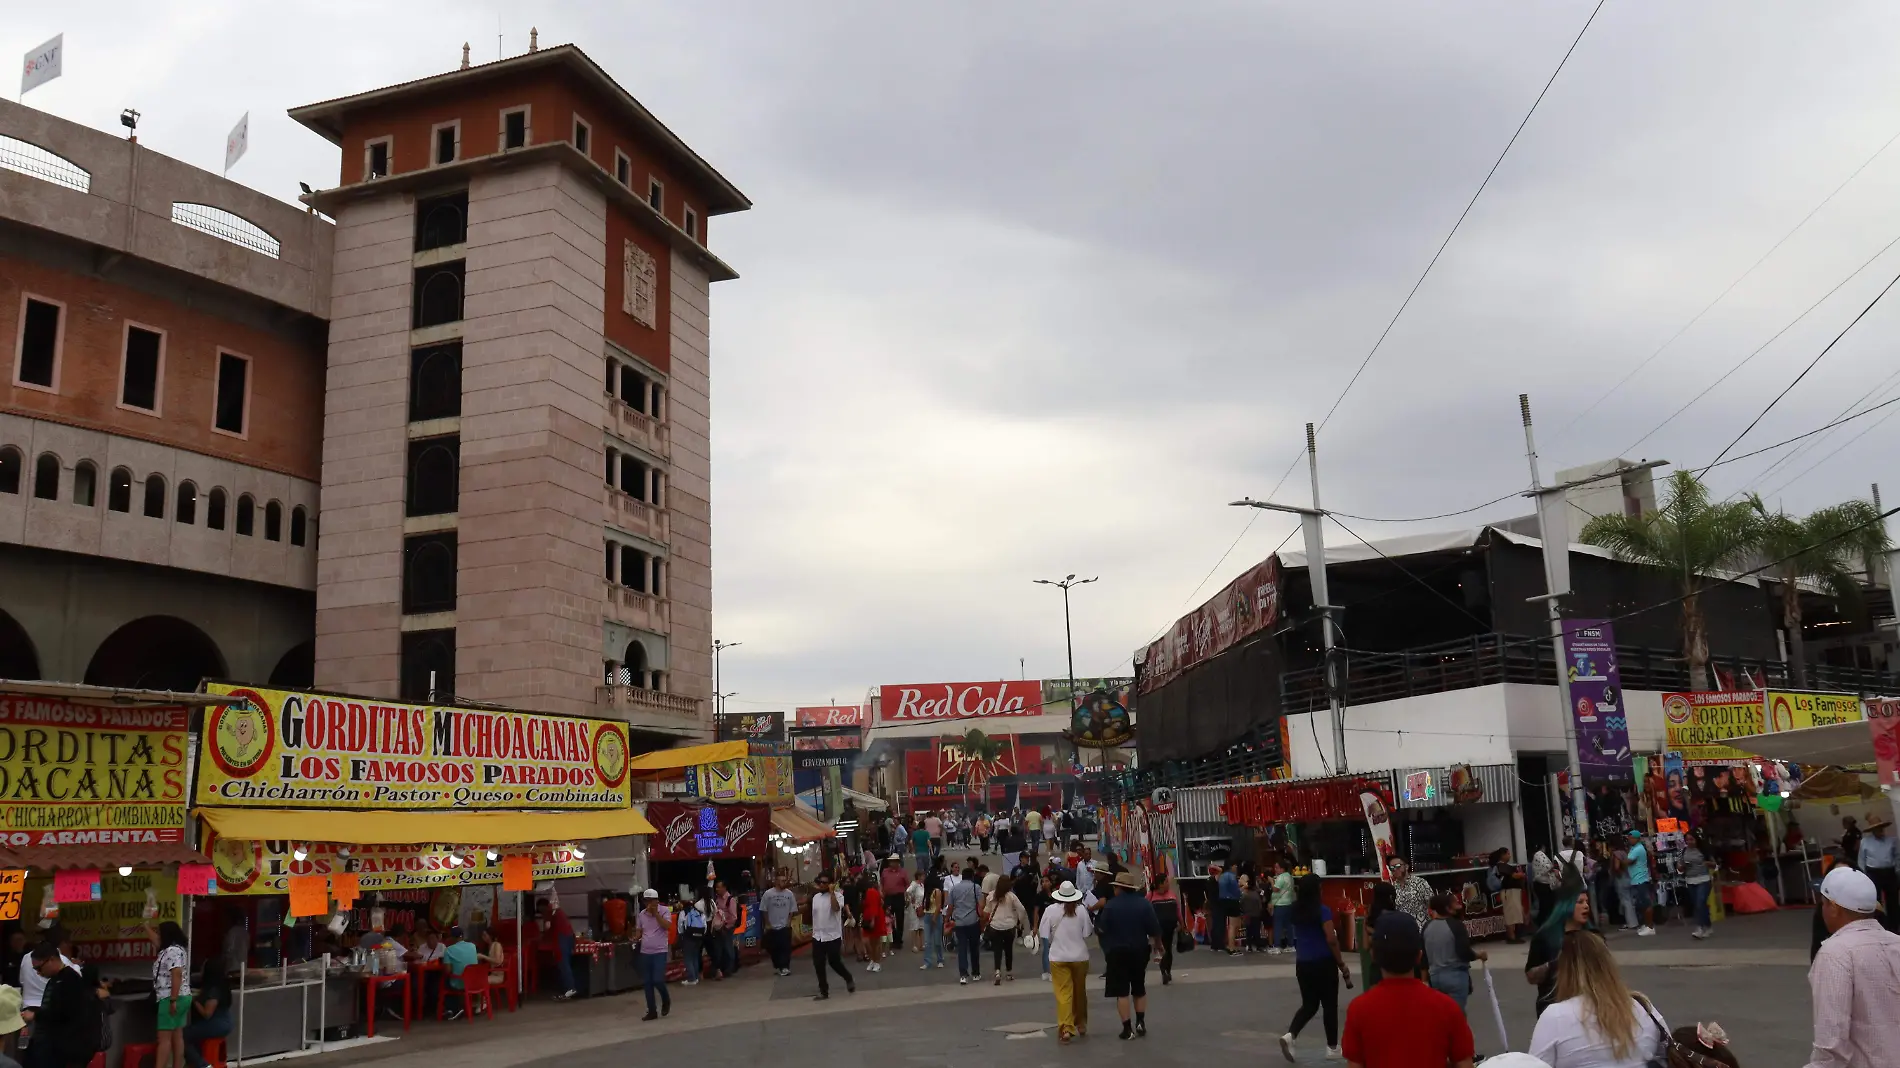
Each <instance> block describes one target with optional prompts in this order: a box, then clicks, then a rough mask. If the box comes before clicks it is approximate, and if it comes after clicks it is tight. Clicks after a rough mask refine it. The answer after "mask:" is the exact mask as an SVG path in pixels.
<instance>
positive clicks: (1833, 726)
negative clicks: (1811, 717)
mask: <svg viewBox="0 0 1900 1068" xmlns="http://www.w3.org/2000/svg"><path fill="white" fill-rule="evenodd" d="M1726 744H1728V745H1730V746H1733V747H1734V748H1736V749H1740V750H1741V751H1742V752H1744V753H1754V754H1755V755H1756V756H1759V757H1764V758H1766V759H1768V760H1781V761H1791V762H1794V763H1800V764H1872V763H1873V762H1874V736H1873V732H1872V731H1870V730H1869V729H1868V727H1867V724H1866V723H1864V722H1862V721H1860V720H1854V721H1851V722H1848V723H1829V724H1826V725H1824V726H1820V727H1802V728H1800V729H1799V730H1792V731H1775V732H1773V733H1771V734H1750V735H1746V736H1744V737H1741V738H1731V739H1729V740H1728V742H1727V743H1726Z"/></svg>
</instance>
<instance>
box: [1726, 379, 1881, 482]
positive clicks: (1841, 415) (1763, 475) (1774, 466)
mask: <svg viewBox="0 0 1900 1068" xmlns="http://www.w3.org/2000/svg"><path fill="white" fill-rule="evenodd" d="M1895 379H1900V371H1895V372H1894V373H1893V374H1890V375H1888V376H1887V377H1886V378H1884V379H1882V380H1881V381H1880V382H1878V383H1877V384H1875V385H1874V386H1873V388H1871V389H1869V390H1868V391H1867V392H1865V393H1863V394H1861V395H1860V396H1858V397H1856V398H1854V400H1853V401H1852V402H1850V403H1849V404H1848V405H1847V407H1845V408H1842V409H1841V410H1840V411H1839V412H1836V413H1835V420H1836V425H1838V424H1839V423H1842V422H1846V421H1847V420H1848V419H1858V418H1860V417H1861V416H1862V415H1865V414H1867V412H1872V411H1878V410H1879V409H1880V408H1881V407H1884V406H1885V404H1886V402H1885V401H1882V402H1881V403H1880V404H1876V405H1874V406H1873V407H1871V408H1867V409H1865V410H1864V411H1860V412H1855V411H1854V409H1856V408H1859V407H1860V406H1861V404H1862V403H1864V402H1865V401H1866V400H1867V398H1869V397H1871V396H1873V395H1874V394H1876V393H1879V392H1881V391H1882V390H1884V389H1886V388H1887V387H1888V386H1890V385H1892V384H1893V382H1894V380H1895ZM1849 413H1853V414H1852V415H1849ZM1822 440H1825V439H1824V438H1823V439H1821V440H1816V441H1811V442H1809V443H1808V444H1806V445H1803V446H1801V447H1800V448H1798V449H1795V450H1794V451H1793V452H1790V453H1788V454H1787V455H1786V456H1783V457H1781V458H1780V459H1778V460H1776V461H1775V462H1774V463H1771V464H1769V465H1768V466H1767V467H1764V468H1762V469H1761V470H1760V471H1759V472H1757V473H1756V474H1755V476H1754V477H1753V478H1750V479H1749V480H1748V481H1747V482H1744V483H1742V485H1741V488H1740V489H1737V490H1736V492H1737V493H1740V492H1742V490H1745V489H1747V488H1748V487H1750V486H1753V485H1755V484H1756V483H1758V482H1762V481H1765V480H1766V479H1767V478H1768V476H1770V475H1772V474H1774V473H1775V471H1776V470H1778V469H1780V468H1781V467H1782V466H1784V465H1786V464H1789V463H1792V462H1793V461H1795V460H1797V459H1799V458H1800V457H1802V456H1805V455H1807V454H1808V450H1810V449H1813V448H1816V447H1818V446H1819V445H1820V444H1821V441H1822ZM1724 462H1726V461H1724Z"/></svg>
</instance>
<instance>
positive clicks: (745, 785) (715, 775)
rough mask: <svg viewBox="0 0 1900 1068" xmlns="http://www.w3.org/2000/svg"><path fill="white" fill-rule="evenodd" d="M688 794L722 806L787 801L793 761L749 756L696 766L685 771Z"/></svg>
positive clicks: (789, 793) (786, 758)
mask: <svg viewBox="0 0 1900 1068" xmlns="http://www.w3.org/2000/svg"><path fill="white" fill-rule="evenodd" d="M686 792H687V793H688V794H689V795H691V796H693V797H699V798H704V799H705V800H707V801H716V802H719V803H721V804H723V803H726V802H731V801H765V802H772V801H788V800H790V799H791V797H792V795H793V790H792V760H791V758H790V757H772V756H750V757H746V758H745V759H744V760H722V761H720V762H718V763H716V764H695V765H694V766H692V767H690V768H687V769H686Z"/></svg>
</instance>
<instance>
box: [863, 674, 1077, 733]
mask: <svg viewBox="0 0 1900 1068" xmlns="http://www.w3.org/2000/svg"><path fill="white" fill-rule="evenodd" d="M1041 714H1042V683H1041V682H1038V681H1036V680H1034V679H1025V680H1019V681H1015V682H931V683H924V684H922V685H917V686H884V687H881V688H880V689H879V690H878V709H877V721H878V723H880V724H886V723H931V722H945V721H952V720H961V719H986V718H989V717H991V716H1039V715H1041Z"/></svg>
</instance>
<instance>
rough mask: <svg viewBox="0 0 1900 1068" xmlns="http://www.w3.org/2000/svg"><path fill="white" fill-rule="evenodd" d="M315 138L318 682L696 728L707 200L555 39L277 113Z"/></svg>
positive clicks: (704, 690)
mask: <svg viewBox="0 0 1900 1068" xmlns="http://www.w3.org/2000/svg"><path fill="white" fill-rule="evenodd" d="M291 115H292V117H293V118H295V119H296V120H297V121H299V122H301V123H303V124H304V125H305V126H307V127H309V128H310V129H312V130H314V131H316V132H318V133H320V134H322V135H323V136H324V137H326V138H328V139H329V140H331V141H332V142H334V143H335V144H337V145H338V146H339V147H340V148H341V149H342V173H341V175H340V182H339V184H338V185H337V186H336V187H335V188H333V189H327V190H323V191H321V192H319V193H317V194H315V195H313V196H311V197H310V198H308V199H309V201H310V203H312V204H313V205H314V206H316V207H317V208H319V209H320V210H321V211H323V212H324V213H325V214H328V215H329V216H331V217H332V218H334V219H335V220H336V242H335V259H334V274H333V277H332V279H331V287H332V289H331V292H332V297H331V307H330V315H331V321H330V344H329V354H328V385H327V391H326V394H325V401H324V431H323V465H322V466H323V476H322V504H323V513H324V517H325V538H324V540H323V542H322V544H321V545H320V546H319V549H318V565H317V569H318V575H317V577H318V583H317V615H316V678H317V684H318V685H319V686H321V687H325V688H332V689H339V690H346V691H349V692H352V693H363V694H371V695H387V696H391V697H397V696H400V697H402V698H406V699H410V700H419V699H423V698H425V697H427V696H428V695H429V693H430V692H431V690H432V689H433V692H434V693H435V694H436V696H437V698H438V699H441V698H442V697H443V695H445V694H449V693H452V694H453V695H454V696H455V698H456V699H458V700H462V701H475V702H491V703H495V704H501V705H508V706H513V707H527V708H537V709H542V710H546V711H555V712H572V713H585V712H593V711H595V710H597V709H601V708H607V709H611V710H613V712H614V713H615V714H616V715H618V716H622V717H624V718H626V719H627V720H629V721H630V722H631V723H633V724H634V725H635V726H636V727H638V728H641V729H642V730H645V731H648V732H651V733H652V734H654V735H656V736H672V737H683V736H697V735H700V734H703V733H706V732H707V731H708V729H709V727H710V698H711V695H712V685H711V682H712V680H711V675H712V660H711V655H712V652H711V645H712V557H711V535H710V528H711V508H710V500H711V488H710V479H711V468H710V461H709V455H710V449H709V447H708V439H709V433H710V419H711V411H710V405H709V403H708V394H709V366H708V349H709V346H708V330H709V326H708V291H709V287H710V285H711V283H712V282H714V281H719V280H723V279H729V278H733V277H735V275H734V273H733V271H732V269H731V268H729V267H728V266H726V264H725V263H723V262H721V261H720V260H719V258H718V257H717V256H715V255H713V254H712V252H711V251H710V250H709V249H708V248H707V245H706V241H707V221H708V220H709V219H710V218H711V217H712V216H714V215H718V214H722V213H725V212H730V211H739V210H743V209H745V208H747V207H749V206H750V202H749V201H747V200H746V199H745V197H744V196H743V195H742V194H741V193H740V192H739V191H738V190H737V189H736V188H734V187H733V186H732V184H731V183H730V182H728V181H727V180H726V179H725V178H724V177H722V176H721V175H720V174H719V173H718V172H717V171H715V170H713V169H712V167H711V166H710V165H708V164H707V163H706V162H705V161H704V160H702V159H701V158H700V157H699V156H698V155H696V154H695V153H694V152H693V151H692V150H691V149H690V148H688V147H687V146H686V145H685V143H684V142H682V141H681V140H680V139H679V138H678V137H677V136H675V135H674V134H673V133H672V132H671V131H669V130H668V129H667V128H666V127H665V126H663V125H662V124H661V123H660V122H659V121H658V120H657V119H655V118H654V117H653V116H652V115H651V114H650V113H649V112H648V111H647V110H646V109H645V108H643V107H642V106H641V105H640V104H639V102H638V101H636V100H634V99H633V97H632V96H630V95H628V93H627V92H626V90H624V89H622V88H621V87H620V86H619V85H618V84H617V83H615V82H614V81H613V80H612V79H611V78H609V77H608V76H607V74H606V73H605V72H604V71H602V70H601V69H600V68H599V67H598V66H597V65H595V64H594V62H593V61H592V60H591V59H589V58H588V57H587V56H586V55H585V54H584V53H582V52H581V51H580V50H579V49H577V48H574V47H571V46H562V47H558V48H550V49H543V50H539V51H533V52H530V53H528V54H525V55H521V56H516V57H513V58H511V59H506V60H502V61H500V62H496V63H490V64H486V65H483V66H479V67H473V68H465V69H462V70H456V71H451V72H448V73H445V74H442V75H438V76H435V77H432V78H425V79H422V80H420V81H415V82H409V83H405V84H403V85H398V86H392V87H390V88H386V89H379V90H375V91H372V92H368V93H362V94H358V95H356V96H351V97H346V98H343V99H339V100H331V101H325V102H323V103H318V104H311V105H308V106H306V107H300V108H296V109H293V110H292V112H291Z"/></svg>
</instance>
